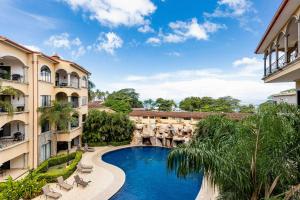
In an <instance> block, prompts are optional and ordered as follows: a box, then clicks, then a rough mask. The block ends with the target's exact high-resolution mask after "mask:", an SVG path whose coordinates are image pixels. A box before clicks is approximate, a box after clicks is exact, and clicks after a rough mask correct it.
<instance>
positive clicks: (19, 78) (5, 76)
mask: <svg viewBox="0 0 300 200" xmlns="http://www.w3.org/2000/svg"><path fill="white" fill-rule="evenodd" d="M0 78H1V79H4V80H10V81H16V82H20V83H24V76H23V75H21V74H12V75H9V74H3V73H2V74H1V73H0Z"/></svg>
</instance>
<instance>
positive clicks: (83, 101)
mask: <svg viewBox="0 0 300 200" xmlns="http://www.w3.org/2000/svg"><path fill="white" fill-rule="evenodd" d="M82 105H83V106H85V105H87V97H82Z"/></svg>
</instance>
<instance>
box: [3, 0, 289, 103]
mask: <svg viewBox="0 0 300 200" xmlns="http://www.w3.org/2000/svg"><path fill="white" fill-rule="evenodd" d="M280 2H281V0H272V4H271V3H270V1H269V0H186V1H182V0H43V1H40V0H26V1H24V0H1V1H0V9H1V12H0V26H1V27H2V28H1V29H0V34H1V35H3V36H5V37H8V38H10V39H12V40H14V41H16V42H18V43H20V44H23V45H26V46H28V47H30V48H33V49H36V50H39V51H42V52H44V53H46V54H48V55H52V54H54V53H58V54H59V55H60V56H61V57H63V58H65V59H70V60H74V61H75V62H77V63H79V64H80V65H82V66H84V67H86V68H87V69H88V70H89V71H90V72H91V73H92V76H91V79H92V81H93V82H95V83H96V85H97V88H99V89H100V90H109V91H113V90H117V89H121V88H124V87H133V88H135V89H136V90H137V91H138V92H139V93H140V94H141V97H142V98H143V99H145V98H157V97H164V98H172V99H175V100H176V101H179V100H181V99H182V98H184V97H186V96H212V97H220V96H226V95H231V96H234V97H236V98H239V99H241V100H242V101H243V102H244V103H254V104H258V103H260V102H262V101H264V100H266V98H267V96H269V95H270V94H272V93H276V92H279V91H280V90H284V89H288V88H291V87H293V84H264V83H263V82H262V81H261V77H262V74H263V65H262V59H261V56H257V55H255V54H254V53H253V52H254V49H255V47H256V45H257V43H258V42H259V40H260V39H261V37H262V34H263V33H264V31H265V29H266V27H267V25H268V24H269V22H270V20H271V18H272V16H273V15H274V13H275V11H276V9H277V8H278V6H279V4H280Z"/></svg>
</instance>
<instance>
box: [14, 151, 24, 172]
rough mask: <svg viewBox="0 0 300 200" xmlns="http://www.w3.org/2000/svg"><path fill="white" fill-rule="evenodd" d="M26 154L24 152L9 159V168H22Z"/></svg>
mask: <svg viewBox="0 0 300 200" xmlns="http://www.w3.org/2000/svg"><path fill="white" fill-rule="evenodd" d="M25 156H26V155H25V154H22V155H20V156H18V157H16V158H14V159H12V160H10V168H11V169H16V168H17V169H23V168H26V165H25V163H26V157H25Z"/></svg>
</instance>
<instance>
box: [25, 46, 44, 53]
mask: <svg viewBox="0 0 300 200" xmlns="http://www.w3.org/2000/svg"><path fill="white" fill-rule="evenodd" d="M23 46H24V47H26V48H27V49H30V50H31V51H36V52H41V49H40V48H39V47H37V46H35V45H23Z"/></svg>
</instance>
